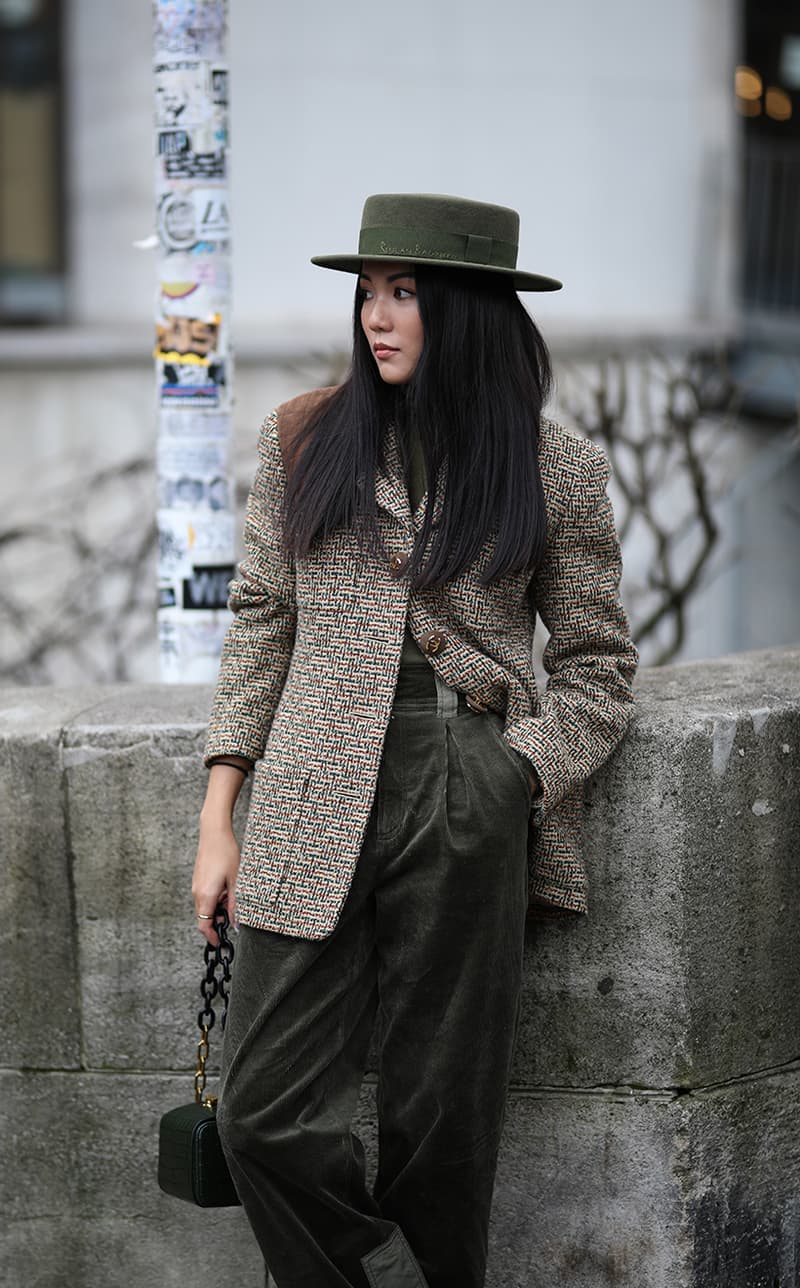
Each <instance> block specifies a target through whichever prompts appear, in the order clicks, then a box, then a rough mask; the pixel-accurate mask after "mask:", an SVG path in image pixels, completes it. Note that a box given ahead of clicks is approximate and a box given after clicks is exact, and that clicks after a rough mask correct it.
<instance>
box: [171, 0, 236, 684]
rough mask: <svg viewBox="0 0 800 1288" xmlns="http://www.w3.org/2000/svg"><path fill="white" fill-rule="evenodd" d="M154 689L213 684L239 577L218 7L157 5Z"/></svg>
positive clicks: (203, 1)
mask: <svg viewBox="0 0 800 1288" xmlns="http://www.w3.org/2000/svg"><path fill="white" fill-rule="evenodd" d="M153 18H154V29H155V36H154V65H153V71H154V81H155V133H156V149H155V151H156V163H155V164H156V227H157V233H158V288H157V301H156V327H155V362H156V387H157V406H158V448H157V454H156V462H157V470H158V552H159V553H158V640H159V659H160V673H161V678H162V680H166V681H170V682H173V683H177V682H189V683H208V682H211V681H213V680H214V679H215V678H216V674H217V666H218V662H219V654H220V649H221V647H222V638H223V636H224V633H225V629H226V627H227V625H228V622H229V620H230V614H229V613H228V611H227V608H226V600H227V588H228V582H229V581H230V579H231V577H232V576H233V572H234V567H233V561H234V526H235V524H234V514H233V504H234V499H233V486H232V480H231V474H230V438H231V405H232V388H231V382H232V376H233V371H232V361H231V347H230V299H231V296H230V250H231V245H230V227H229V222H228V208H229V206H228V157H229V151H228V144H229V134H228V66H227V60H226V43H227V3H226V0H153Z"/></svg>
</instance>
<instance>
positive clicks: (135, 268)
mask: <svg viewBox="0 0 800 1288" xmlns="http://www.w3.org/2000/svg"><path fill="white" fill-rule="evenodd" d="M180 2H181V0H176V3H180ZM184 2H185V3H190V2H191V0H184ZM229 17H230V68H231V86H232V161H233V167H232V172H233V179H232V194H233V202H232V225H233V271H234V306H233V317H232V328H233V335H234V344H235V348H236V353H237V386H236V388H237V411H236V429H237V441H238V444H239V453H240V457H241V472H242V477H245V476H246V475H247V473H248V472H249V470H250V468H251V462H252V458H253V451H254V443H255V436H256V430H257V427H258V424H259V422H260V420H261V418H262V417H263V415H264V413H265V412H266V411H267V410H269V408H270V407H271V406H272V405H273V404H274V403H275V402H276V401H278V400H279V399H281V398H283V397H287V396H290V395H291V394H293V393H295V392H299V391H300V390H302V389H304V388H307V387H309V386H311V385H314V384H318V383H322V382H324V381H326V380H328V379H330V378H331V374H332V373H335V372H336V371H337V370H338V369H340V367H341V353H342V352H343V351H344V350H346V348H347V345H348V337H349V331H350V314H351V309H352V286H353V283H352V281H351V280H350V279H349V278H348V277H346V276H345V275H341V274H337V273H326V272H322V271H320V270H318V269H316V268H314V267H313V266H312V265H310V263H309V262H308V261H309V257H310V256H311V255H312V254H315V253H324V252H336V251H343V250H349V249H350V248H351V247H352V246H353V245H354V243H355V239H356V234H357V229H358V223H359V216H360V209H361V204H362V201H363V198H364V196H365V195H367V194H368V193H370V192H376V191H395V190H397V191H438V192H456V193H460V194H463V195H467V196H472V197H475V198H477V199H486V200H492V201H498V202H502V203H504V204H508V205H511V206H515V207H516V208H517V209H519V210H520V212H521V217H522V231H521V245H520V264H521V265H522V266H523V267H526V268H529V269H531V270H534V271H541V272H544V273H551V274H553V275H555V276H558V277H560V278H562V279H563V281H564V282H565V289H564V291H563V292H561V293H559V294H558V295H555V296H553V297H552V298H545V297H543V298H542V299H541V300H534V301H528V303H529V304H531V303H532V304H533V309H534V313H535V316H536V319H537V321H538V322H539V323H540V325H541V326H542V329H543V331H544V333H545V336H546V337H547V338H548V340H549V341H550V343H551V346H552V349H553V352H554V356H555V359H556V364H557V368H558V371H559V376H560V384H559V391H558V395H557V399H556V410H557V411H558V412H559V413H560V414H562V415H563V417H564V418H565V419H566V420H569V419H570V418H574V414H575V412H576V409H577V408H578V407H583V409H584V411H585V414H586V419H587V420H588V421H589V422H591V416H592V408H593V407H594V409H595V412H596V410H597V406H598V405H599V403H601V402H602V401H603V397H604V394H603V382H604V381H606V380H607V379H609V375H608V373H609V371H610V367H609V366H608V362H609V361H612V360H613V362H614V363H616V364H617V366H616V368H615V369H617V370H619V369H625V370H627V371H628V372H629V375H630V385H631V389H633V388H640V387H641V385H642V377H641V369H642V366H643V364H644V365H645V366H646V365H647V363H648V362H651V361H652V359H653V355H655V356H656V358H657V360H658V364H660V365H658V370H659V371H660V372H661V376H659V377H656V383H657V382H658V379H661V382H662V384H664V383H665V382H666V383H667V384H668V383H669V381H670V379H672V378H673V377H674V378H676V379H683V375H682V373H683V372H684V370H685V369H687V363H691V360H692V355H697V354H702V355H706V357H705V358H704V359H703V361H704V362H705V368H704V369H705V372H706V375H708V373H709V371H710V367H711V366H712V365H713V364H714V363H717V362H719V361H720V359H719V355H720V354H723V359H722V361H721V364H720V367H719V371H723V373H724V376H725V378H726V379H727V378H730V379H731V380H732V381H733V383H734V385H735V386H736V395H735V397H733V398H730V397H728V398H726V400H725V401H724V412H723V410H719V414H717V415H716V416H715V415H712V414H710V412H709V407H710V405H711V404H709V406H708V407H706V406H705V404H704V406H703V408H701V412H702V415H701V416H700V419H701V420H702V424H701V425H700V426H699V429H698V435H699V441H700V442H701V443H702V444H704V446H703V452H704V453H705V456H704V459H706V460H707V462H708V468H709V471H710V475H711V477H710V493H711V496H712V500H713V508H714V515H715V523H716V525H717V526H718V528H719V533H720V535H719V538H718V540H717V543H716V547H715V551H714V554H713V556H712V557H711V558H710V560H709V562H708V564H707V565H706V566H705V567H704V569H703V572H702V577H701V580H700V585H699V588H698V589H696V590H695V591H694V593H693V595H692V598H691V601H690V604H689V607H688V611H687V620H686V629H685V635H684V638H683V639H682V640H681V643H680V648H679V651H678V656H680V657H695V656H702V655H714V654H718V653H722V652H726V651H732V650H736V649H741V648H747V647H757V646H761V645H769V644H779V643H785V642H788V641H790V640H792V639H795V638H797V635H798V634H800V561H798V560H797V558H796V553H795V552H796V549H797V537H798V524H800V513H799V511H800V505H798V500H797V485H798V482H799V481H800V465H799V464H798V443H797V435H796V432H793V431H792V429H791V423H792V417H793V415H794V417H795V419H796V411H797V400H798V358H797V354H798V339H800V20H799V19H798V18H797V15H796V12H795V10H794V6H791V5H790V4H788V3H782V2H779V0H766V2H765V3H760V4H757V3H755V0H746V3H742V4H740V3H735V2H734V0H675V2H674V3H672V4H670V5H669V6H666V5H663V4H659V3H657V2H656V0H644V3H643V2H642V0H610V3H609V4H607V5H603V6H598V5H596V4H594V3H593V2H592V0H564V3H562V4H560V5H552V4H546V3H544V0H533V2H531V0H527V2H526V0H499V3H497V4H495V5H493V6H492V7H491V10H488V11H487V9H486V7H485V6H482V5H479V4H478V3H476V0H461V3H459V4H456V3H455V0H442V2H441V3H437V4H436V5H433V6H430V5H428V4H426V3H425V2H424V0H407V3H405V4H404V6H403V10H402V15H401V20H399V19H398V14H397V11H396V10H393V9H391V8H389V9H387V8H385V7H384V8H381V7H378V8H375V7H371V6H369V7H368V6H366V5H363V4H361V3H360V2H359V3H353V4H350V5H348V6H345V7H337V6H331V5H328V4H325V3H323V0H297V3H295V4H293V5H284V6H268V5H262V4H260V3H257V2H256V0H230V7H229ZM0 24H2V35H3V53H2V56H0V144H2V146H1V147H0V166H2V176H1V177H2V190H3V193H4V194H5V195H4V196H3V198H2V205H1V206H0V322H2V326H1V327H0V389H2V405H3V420H4V425H5V426H6V428H4V431H3V437H2V473H0V502H2V504H3V507H4V513H5V515H6V522H7V533H8V531H11V532H12V534H13V532H14V531H17V529H18V528H19V525H20V524H24V523H29V521H30V518H31V516H38V517H39V518H41V516H42V515H43V514H45V513H46V514H48V515H53V516H55V515H56V514H58V515H61V517H60V518H55V517H54V518H53V519H52V523H51V534H50V538H49V545H48V544H45V546H41V545H40V547H39V548H36V547H35V543H33V542H32V541H30V540H26V541H20V540H17V541H11V542H9V541H8V540H6V541H5V542H4V543H3V542H1V541H0V560H1V559H3V558H5V564H4V566H3V569H2V577H3V581H4V584H6V585H7V586H9V587H10V586H11V585H12V583H13V584H14V586H18V585H22V584H26V585H28V586H29V585H30V583H31V580H32V579H36V578H38V579H39V581H38V584H39V585H40V586H46V587H47V588H48V589H47V592H46V594H44V596H42V595H40V596H39V601H40V602H39V605H38V607H37V606H36V605H34V606H33V607H34V608H36V611H38V612H40V613H41V612H44V617H43V618H42V619H41V620H46V616H47V607H46V605H47V598H48V595H50V594H52V595H53V596H55V595H56V592H57V590H58V588H59V587H62V588H63V586H64V584H65V576H64V573H63V571H59V569H58V565H57V551H58V550H59V549H61V550H62V551H63V549H64V548H65V545H67V544H70V543H72V545H76V546H77V545H80V543H81V540H83V539H84V534H83V530H82V529H81V530H80V531H78V530H77V529H76V525H75V523H74V522H72V524H71V526H70V523H69V522H68V520H67V518H66V517H64V514H63V497H64V496H65V495H66V494H65V492H64V489H65V488H69V487H72V489H73V494H74V495H75V496H77V497H78V498H80V495H81V493H80V484H81V481H82V480H86V479H88V478H89V477H90V476H91V477H93V478H94V477H95V476H96V475H97V474H98V472H102V471H104V470H107V469H111V468H112V467H118V466H120V465H121V464H124V463H126V462H135V461H147V459H149V458H151V457H152V453H153V448H154V441H155V412H154V396H153V380H152V363H151V357H150V354H151V350H152V333H153V316H154V302H153V301H154V293H155V281H154V273H155V269H154V263H153V260H152V257H151V255H150V254H149V253H148V251H147V250H146V249H142V248H141V247H137V245H136V243H137V242H143V241H146V240H147V238H148V236H149V235H150V234H151V233H152V231H153V225H154V196H153V172H154V161H153V143H154V131H153V124H152V57H151V25H150V11H149V6H148V5H147V4H139V5H125V6H116V5H108V4H106V3H103V2H102V0H0ZM737 67H739V68H740V71H739V72H738V73H736V68H737ZM693 369H694V370H697V364H696V363H695V366H694V368H693ZM719 371H718V372H717V376H719ZM713 375H714V372H711V376H713ZM651 376H652V366H651ZM651 383H652V380H651ZM693 388H694V386H693ZM606 393H608V391H607V390H606ZM712 401H713V400H712ZM719 407H720V408H722V407H723V404H722V403H720V404H719ZM707 412H708V413H709V414H706V413H707ZM625 415H626V416H627V418H628V419H631V418H632V420H633V421H634V422H636V423H635V424H634V426H633V429H632V430H631V432H632V433H633V434H634V435H637V434H638V435H639V436H640V437H641V435H642V434H646V433H647V432H648V431H647V426H646V425H644V424H643V423H642V420H641V417H639V418H638V421H637V413H636V409H635V407H634V406H633V401H632V399H631V400H630V402H629V404H628V406H627V410H626V412H625ZM676 469H677V466H676ZM133 477H134V476H133V474H129V476H128V477H127V482H126V483H125V484H124V487H125V489H126V491H125V495H126V502H125V504H127V505H128V506H129V507H131V511H130V514H128V513H127V512H126V514H125V529H126V532H127V533H128V535H130V531H129V530H130V527H131V525H135V524H137V523H139V524H141V525H144V524H145V523H146V521H147V501H146V495H147V492H146V488H147V473H146V469H145V470H144V473H143V474H141V477H140V476H139V475H138V474H137V475H136V478H137V479H138V481H137V482H134V481H133ZM656 482H659V483H662V484H663V483H666V484H667V487H666V491H665V492H664V494H663V495H662V496H661V498H660V500H659V499H657V500H656V504H660V505H661V506H662V508H663V509H664V510H665V512H670V511H671V510H674V511H675V512H676V513H677V511H679V510H680V507H681V486H682V485H681V486H678V482H679V481H678V479H677V475H676V487H675V488H672V489H671V488H670V487H669V483H670V480H669V479H667V480H663V479H661V480H655V481H654V487H655V483H656ZM76 487H77V491H76ZM137 488H140V489H141V490H140V491H137V490H136V489H137ZM103 496H104V499H102V498H101V499H100V500H99V501H98V502H97V509H96V511H95V510H93V509H92V507H91V506H88V505H87V520H86V521H87V523H88V524H89V526H91V525H92V524H94V527H95V529H96V533H97V534H99V535H98V538H97V539H98V541H99V543H100V544H101V545H102V543H103V540H104V538H103V535H102V534H103V532H104V531H105V530H106V529H105V528H104V524H106V523H108V522H111V521H112V520H113V519H114V517H115V516H119V514H120V512H121V511H120V505H121V503H120V500H119V496H118V494H117V493H114V494H113V495H112V493H110V492H107V493H104V494H103ZM54 498H55V499H54ZM132 498H133V500H132ZM80 504H81V502H80V500H79V501H78V505H79V507H80ZM59 505H61V509H60V510H59ZM154 505H155V500H154V499H153V507H154ZM67 508H69V507H67ZM122 508H123V509H124V506H123V507H122ZM66 531H69V533H70V537H69V541H66V540H65V538H64V533H65V532H66ZM637 532H638V529H637V526H636V525H635V524H634V525H632V527H631V531H630V534H629V536H628V538H627V539H626V550H625V554H626V562H627V565H628V570H629V571H628V576H629V578H630V579H631V585H633V584H634V583H635V582H637V581H638V582H640V583H645V582H646V581H647V578H648V576H649V575H651V572H652V569H651V563H650V561H651V550H650V547H649V546H648V545H647V543H646V542H645V541H644V540H643V539H642V540H639V539H638V537H637ZM59 534H60V535H59ZM0 535H2V534H0ZM6 535H7V534H6ZM118 537H119V533H118V532H117V535H116V538H115V539H118ZM86 539H87V540H88V537H87V538H86ZM682 539H683V538H682V536H681V531H680V524H678V525H677V526H676V527H675V541H676V545H677V547H678V555H677V559H678V564H679V565H680V563H681V554H680V544H681V541H682ZM687 540H688V538H687ZM4 551H5V554H4ZM690 560H691V554H690V552H689V550H688V547H687V552H686V555H685V558H684V563H687V562H690ZM71 575H72V574H71V573H70V574H69V576H71ZM122 575H123V574H122V573H120V571H119V569H118V568H117V567H116V565H113V566H112V565H109V564H108V563H106V564H103V562H102V560H100V561H99V562H98V563H97V564H96V567H95V572H94V574H93V580H92V581H91V582H90V584H89V585H85V584H82V583H81V581H80V578H79V577H78V574H77V573H76V574H75V583H74V591H73V592H71V593H72V594H73V598H76V602H77V611H76V620H79V618H80V611H81V604H80V599H81V597H82V596H86V597H87V604H88V602H89V601H90V602H92V603H95V602H99V601H102V600H103V597H104V596H105V595H107V596H108V597H109V598H108V600H107V604H106V607H107V610H108V612H112V613H117V614H119V615H122V614H124V612H126V611H130V612H134V609H135V611H136V612H141V611H142V606H143V605H146V603H147V602H148V600H147V596H148V594H149V593H150V586H149V585H148V584H147V579H148V577H149V578H150V585H151V586H153V587H154V585H155V578H154V574H153V573H152V570H151V569H150V567H149V565H148V563H147V554H146V551H145V552H144V553H142V552H141V550H140V564H139V570H138V573H137V575H138V576H140V577H141V578H142V580H143V586H142V588H141V593H139V591H138V590H137V589H136V587H135V586H132V587H129V588H128V592H126V593H127V595H128V597H127V599H125V598H124V597H123V599H121V600H120V599H119V598H116V599H115V598H114V596H115V593H116V592H115V590H114V586H115V585H116V584H117V583H116V581H115V580H114V579H115V578H118V577H119V576H122ZM67 580H69V577H68V578H67ZM106 580H107V584H104V583H105V582H106ZM26 593H27V592H26ZM152 593H153V595H154V591H153V592H152ZM21 594H22V592H19V593H18V592H17V591H16V590H15V591H14V592H13V593H12V592H11V591H10V590H9V592H8V596H7V602H6V603H5V610H4V609H3V608H2V606H0V612H2V611H6V613H7V614H10V616H8V620H9V621H12V618H13V617H14V614H16V619H17V624H16V626H15V627H14V638H13V642H12V644H11V645H10V646H9V655H8V657H11V655H12V654H14V656H17V655H19V656H21V654H20V653H19V650H20V649H21V648H22V647H23V645H24V644H25V640H26V636H25V630H24V629H21V628H20V627H19V618H20V614H21V613H22V614H23V615H25V613H24V612H23V610H24V609H25V600H24V595H23V596H22V598H21V597H20V595H21ZM42 598H43V599H44V609H42V607H41V600H42ZM84 607H86V605H84ZM87 611H88V609H87ZM37 620H39V619H37ZM56 625H57V624H56V623H54V627H55V626H56ZM31 629H32V628H31ZM153 633H154V628H153ZM118 635H119V638H120V639H122V640H123V645H122V648H123V651H124V652H127V653H128V654H129V656H128V657H127V663H126V665H125V666H123V667H122V671H120V667H119V666H118V665H117V666H116V670H115V669H114V667H112V668H111V671H110V672H109V673H108V674H104V673H103V667H104V665H105V664H104V663H103V662H102V659H101V657H100V654H96V653H95V652H94V651H93V650H92V648H91V646H90V645H86V647H87V648H88V652H87V653H85V654H84V661H83V663H82V664H81V663H78V664H76V663H75V661H74V658H73V661H72V663H69V662H68V660H67V655H66V651H65V652H64V654H63V656H62V657H61V660H60V661H57V662H54V663H53V666H52V667H51V670H50V671H48V670H47V669H46V668H45V669H43V670H42V669H40V670H39V671H36V669H35V668H34V669H32V670H31V669H29V670H28V671H25V670H24V668H23V670H22V671H20V670H19V669H17V670H16V671H14V670H13V667H12V670H11V672H8V673H9V674H13V675H16V676H23V678H37V677H38V678H52V679H59V678H64V679H69V680H71V679H73V678H75V674H76V670H77V671H79V670H80V665H85V666H86V668H87V669H88V670H89V671H90V672H91V671H92V670H93V669H94V674H95V676H97V675H98V673H99V678H112V676H113V675H114V674H118V673H121V674H124V675H126V676H130V677H131V678H138V679H146V678H152V676H153V674H154V672H153V667H154V658H155V651H154V646H153V648H152V649H151V648H150V646H149V644H148V637H147V630H146V628H141V629H139V628H137V631H136V632H135V639H134V636H133V635H132V636H131V637H130V639H128V638H127V637H126V636H125V633H124V631H122V633H121V635H120V634H119V632H118ZM657 646H658V640H657V639H656V638H655V637H654V639H653V645H652V650H651V652H650V656H651V657H655V656H657V653H658V647H657ZM648 647H649V646H648ZM15 650H16V653H15ZM65 650H66V645H65ZM67 651H68V650H67ZM3 652H4V653H5V652H6V650H5V648H4V649H3ZM645 656H648V651H647V650H645ZM8 657H6V658H4V659H0V660H3V661H5V662H7V661H8ZM12 660H13V659H12ZM115 665H116V664H115ZM53 668H54V669H53ZM107 669H108V668H106V670H107Z"/></svg>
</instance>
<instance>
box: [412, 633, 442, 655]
mask: <svg viewBox="0 0 800 1288" xmlns="http://www.w3.org/2000/svg"><path fill="white" fill-rule="evenodd" d="M446 643H447V636H446V635H445V633H444V631H426V632H425V634H424V635H421V636H420V640H419V646H420V648H421V649H422V651H423V653H427V655H428V657H436V656H438V654H439V653H443V652H444V647H445V645H446Z"/></svg>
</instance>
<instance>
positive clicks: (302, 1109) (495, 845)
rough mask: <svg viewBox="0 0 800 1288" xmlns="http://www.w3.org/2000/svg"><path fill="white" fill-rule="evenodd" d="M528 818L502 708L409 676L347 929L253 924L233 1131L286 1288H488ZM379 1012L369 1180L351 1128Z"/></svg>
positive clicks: (226, 1070)
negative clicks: (320, 935) (481, 706)
mask: <svg viewBox="0 0 800 1288" xmlns="http://www.w3.org/2000/svg"><path fill="white" fill-rule="evenodd" d="M529 812H530V786H529V783H528V776H527V773H526V770H525V767H524V763H523V762H522V760H521V759H520V758H519V757H518V756H517V754H516V753H515V752H514V751H513V750H512V749H511V748H510V747H509V746H508V744H507V743H505V741H504V740H503V738H502V718H501V717H499V716H497V715H495V714H493V713H491V712H488V713H485V714H484V713H478V712H474V711H471V710H469V708H468V707H467V706H466V704H465V702H464V700H463V699H462V698H460V697H459V695H457V694H455V693H454V692H453V691H452V690H449V689H447V688H445V686H444V685H442V684H441V682H440V681H438V679H437V678H436V677H434V675H433V673H432V672H431V671H430V670H429V669H428V668H427V667H422V668H418V667H406V668H403V670H402V671H401V677H400V682H399V684H398V691H397V695H396V699H395V704H394V707H393V712H392V718H391V721H390V725H389V729H388V733H387V737H386V742H385V746H384V753H383V758H382V762H381V769H380V774H379V778H378V786H377V791H376V796H375V802H374V806H373V810H372V814H371V817H370V821H369V825H368V828H367V832H366V836H365V840H364V845H363V848H362V852H361V854H360V857H359V860H358V864H357V866H356V871H355V875H354V878H353V883H352V886H351V888H350V891H349V893H348V897H347V899H346V901H345V904H344V908H343V910H342V914H341V917H340V919H339V922H338V924H337V926H336V929H335V930H334V932H333V933H332V934H331V935H330V936H329V937H328V938H326V939H323V940H305V939H298V938H294V937H292V936H286V935H279V934H274V933H272V932H270V931H263V930H257V929H254V928H252V927H247V926H243V927H242V929H241V933H240V937H239V946H238V949H237V953H236V962H235V968H234V982H233V988H232V997H231V1006H230V1012H229V1016H228V1022H227V1026H226V1032H225V1041H224V1054H223V1079H222V1091H221V1097H220V1103H219V1110H218V1124H219V1131H220V1136H221V1139H222V1142H223V1146H224V1148H225V1152H226V1155H227V1158H228V1161H229V1164H230V1167H231V1172H232V1175H233V1178H234V1182H235V1184H236V1187H237V1190H238V1192H239V1195H240V1197H241V1199H242V1203H243V1205H244V1208H245V1211H246V1213H247V1216H248V1219H249V1221H250V1224H251V1226H252V1228H253V1231H254V1233H255V1236H256V1238H257V1239H258V1242H259V1245H260V1248H261V1251H262V1253H263V1256H264V1260H265V1262H266V1264H267V1266H268V1267H269V1270H270V1272H271V1274H272V1276H273V1278H274V1281H275V1283H276V1284H277V1286H278V1288H481V1285H482V1284H483V1282H484V1276H485V1268H486V1251H487V1232H488V1224H489V1212H490V1207H491V1199H492V1190H493V1186H494V1175H495V1167H496V1161H497V1151H498V1145H499V1139H500V1131H501V1126H502V1121H503V1113H504V1106H505V1097H506V1090H507V1086H508V1079H509V1072H510V1063H511V1055H512V1048H513V1042H514V1034H515V1030H516V1022H517V1013H518V1007H519V995H520V984H521V970H522V949H523V938H524V924H525V912H526V905H527V830H528V819H529ZM376 1017H377V1033H378V1037H379V1041H378V1044H377V1051H378V1069H377V1073H378V1086H377V1109H378V1155H379V1159H378V1169H377V1177H376V1179H375V1183H374V1186H373V1187H372V1189H371V1190H370V1189H369V1188H368V1186H367V1183H366V1176H365V1171H366V1169H365V1162H364V1151H363V1149H362V1146H361V1143H360V1141H359V1140H358V1138H357V1136H356V1135H355V1134H354V1133H353V1131H352V1120H353V1115H354V1113H355V1110H356V1105H357V1100H358V1094H359V1088H360V1085H361V1081H362V1077H363V1074H364V1070H365V1065H366V1062H367V1055H368V1050H369V1045H370V1038H371V1035H372V1030H373V1026H374V1024H375V1021H376Z"/></svg>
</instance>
